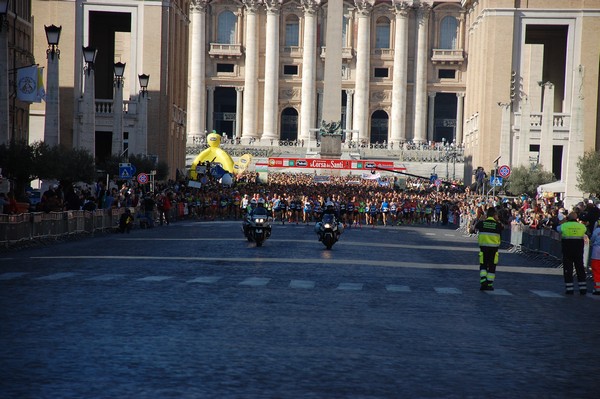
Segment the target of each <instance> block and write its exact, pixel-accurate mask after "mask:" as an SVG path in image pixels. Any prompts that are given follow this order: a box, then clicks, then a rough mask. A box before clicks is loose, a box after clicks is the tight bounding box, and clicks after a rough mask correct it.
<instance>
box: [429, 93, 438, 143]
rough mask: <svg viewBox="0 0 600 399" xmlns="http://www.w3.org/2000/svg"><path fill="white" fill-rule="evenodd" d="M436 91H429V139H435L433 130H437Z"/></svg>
mask: <svg viewBox="0 0 600 399" xmlns="http://www.w3.org/2000/svg"><path fill="white" fill-rule="evenodd" d="M435 94H436V93H435V92H430V93H429V111H428V116H429V120H428V121H427V140H431V141H433V132H434V131H435Z"/></svg>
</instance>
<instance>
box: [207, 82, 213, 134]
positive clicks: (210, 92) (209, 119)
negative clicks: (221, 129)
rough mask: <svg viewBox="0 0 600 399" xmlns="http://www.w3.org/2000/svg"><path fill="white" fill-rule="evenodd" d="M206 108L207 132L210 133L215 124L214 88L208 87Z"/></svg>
mask: <svg viewBox="0 0 600 399" xmlns="http://www.w3.org/2000/svg"><path fill="white" fill-rule="evenodd" d="M207 89H208V95H207V99H208V106H207V107H206V116H207V130H208V132H209V133H211V132H212V131H213V129H214V123H215V115H214V114H215V87H214V86H208V87H207Z"/></svg>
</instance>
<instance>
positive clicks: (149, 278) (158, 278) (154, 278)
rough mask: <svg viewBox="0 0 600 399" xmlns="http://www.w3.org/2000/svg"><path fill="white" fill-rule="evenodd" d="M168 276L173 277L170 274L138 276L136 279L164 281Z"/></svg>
mask: <svg viewBox="0 0 600 399" xmlns="http://www.w3.org/2000/svg"><path fill="white" fill-rule="evenodd" d="M170 278H173V277H172V276H148V277H143V278H138V279H137V281H165V280H168V279H170Z"/></svg>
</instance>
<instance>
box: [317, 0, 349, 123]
mask: <svg viewBox="0 0 600 399" xmlns="http://www.w3.org/2000/svg"><path fill="white" fill-rule="evenodd" d="M343 11H344V6H343V3H342V2H341V1H340V2H336V1H330V2H328V3H327V30H326V33H325V40H326V42H325V45H326V53H325V71H324V78H323V96H322V101H321V102H320V103H322V113H321V117H320V120H323V121H326V122H328V123H330V122H334V123H336V124H339V126H340V129H338V131H337V132H336V134H338V135H341V134H342V132H341V125H342V101H341V97H342V74H341V70H342V22H343V19H344V13H343Z"/></svg>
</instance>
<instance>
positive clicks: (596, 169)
mask: <svg viewBox="0 0 600 399" xmlns="http://www.w3.org/2000/svg"><path fill="white" fill-rule="evenodd" d="M577 188H578V189H580V190H581V191H583V192H584V193H590V194H594V195H598V194H600V152H598V151H589V152H586V153H585V154H584V155H583V156H582V157H580V158H579V160H578V161H577Z"/></svg>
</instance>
